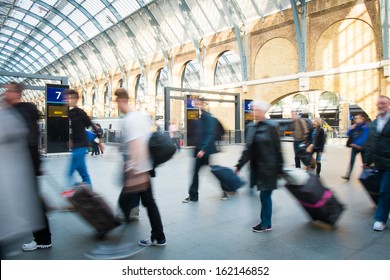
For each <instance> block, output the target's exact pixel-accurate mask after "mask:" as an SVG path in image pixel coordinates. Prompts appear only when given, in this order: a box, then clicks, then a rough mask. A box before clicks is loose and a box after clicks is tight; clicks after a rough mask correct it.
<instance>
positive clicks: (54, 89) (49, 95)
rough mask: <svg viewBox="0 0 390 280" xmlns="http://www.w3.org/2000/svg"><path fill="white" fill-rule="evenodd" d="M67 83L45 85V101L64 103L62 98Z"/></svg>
mask: <svg viewBox="0 0 390 280" xmlns="http://www.w3.org/2000/svg"><path fill="white" fill-rule="evenodd" d="M68 88H69V86H68V85H54V84H53V85H51V84H47V85H46V102H47V103H57V104H66V102H65V100H64V91H65V90H66V89H68Z"/></svg>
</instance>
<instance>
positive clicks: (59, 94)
mask: <svg viewBox="0 0 390 280" xmlns="http://www.w3.org/2000/svg"><path fill="white" fill-rule="evenodd" d="M56 93H57V94H58V95H57V99H60V96H61V91H56Z"/></svg>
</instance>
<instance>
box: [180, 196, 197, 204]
mask: <svg viewBox="0 0 390 280" xmlns="http://www.w3.org/2000/svg"><path fill="white" fill-rule="evenodd" d="M197 201H198V200H197V199H193V198H191V197H187V198H185V199H183V201H182V202H183V203H190V202H197Z"/></svg>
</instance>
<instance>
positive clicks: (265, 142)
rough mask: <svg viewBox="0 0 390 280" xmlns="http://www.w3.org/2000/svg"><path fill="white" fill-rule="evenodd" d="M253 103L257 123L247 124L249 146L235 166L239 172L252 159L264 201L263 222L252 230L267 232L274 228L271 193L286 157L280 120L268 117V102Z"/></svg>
mask: <svg viewBox="0 0 390 280" xmlns="http://www.w3.org/2000/svg"><path fill="white" fill-rule="evenodd" d="M251 105H252V110H253V118H254V123H253V124H251V125H249V126H248V127H247V134H246V145H245V149H244V151H243V152H242V155H241V158H240V159H239V161H238V163H237V165H236V172H239V171H240V169H241V168H242V166H243V165H245V163H247V162H248V161H250V168H251V172H253V173H254V175H255V176H256V185H257V188H258V189H259V190H260V202H261V213H260V223H259V224H258V225H256V226H254V227H253V231H255V232H267V231H271V230H272V221H271V218H272V199H271V195H272V191H273V190H274V189H276V187H277V179H278V175H279V174H282V173H283V156H282V151H281V144H280V139H279V133H278V127H277V123H274V122H272V121H271V120H267V119H266V117H265V113H266V112H267V111H268V109H269V108H270V106H269V104H267V103H264V102H262V101H253V102H252V104H251Z"/></svg>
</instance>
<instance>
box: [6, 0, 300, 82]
mask: <svg viewBox="0 0 390 280" xmlns="http://www.w3.org/2000/svg"><path fill="white" fill-rule="evenodd" d="M296 2H297V4H299V0H298V1H296ZM291 3H292V0H154V1H153V0H67V1H65V0H0V73H1V72H3V73H4V72H8V73H9V72H18V73H28V74H40V75H53V76H68V77H69V78H70V79H75V80H80V81H83V80H91V78H92V80H93V77H95V75H97V74H98V73H103V74H107V73H108V72H109V71H110V70H111V69H118V68H120V69H121V70H122V68H121V67H123V65H126V64H127V63H128V62H130V61H138V62H139V63H143V62H144V61H145V59H147V58H148V57H150V56H152V55H153V54H156V53H163V54H164V52H166V51H167V50H169V49H171V48H173V47H175V46H179V45H182V44H185V43H188V42H193V43H194V42H199V41H200V40H201V39H202V38H204V37H205V36H208V35H211V34H214V33H217V32H219V31H222V30H225V29H228V28H232V27H233V26H236V27H237V26H238V27H239V28H241V27H243V26H245V24H246V23H247V22H250V21H252V20H255V19H259V18H262V19H264V18H265V17H266V16H268V15H271V14H275V13H278V12H280V13H282V12H283V11H284V10H286V9H290V8H291ZM194 44H195V43H194ZM21 79H22V78H16V77H11V76H2V75H1V74H0V84H2V83H6V82H7V81H9V80H20V81H21ZM23 80H24V79H23ZM28 81H29V83H31V84H36V85H39V84H40V83H42V82H41V81H39V80H38V79H36V80H34V79H29V80H28Z"/></svg>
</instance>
